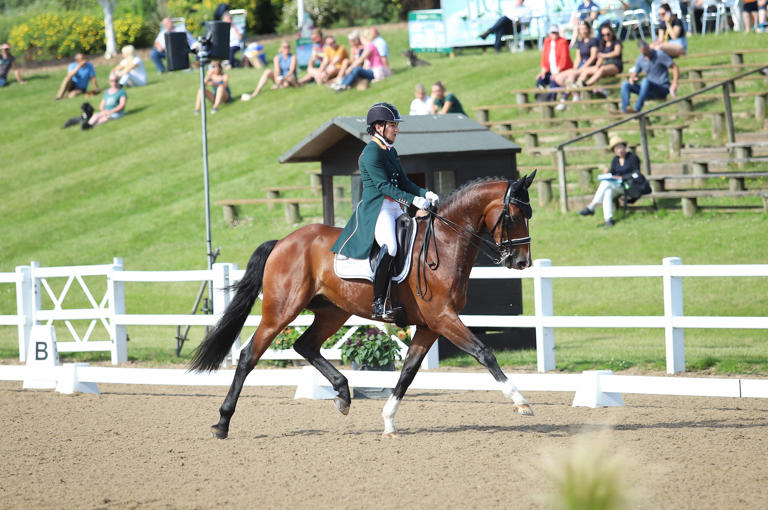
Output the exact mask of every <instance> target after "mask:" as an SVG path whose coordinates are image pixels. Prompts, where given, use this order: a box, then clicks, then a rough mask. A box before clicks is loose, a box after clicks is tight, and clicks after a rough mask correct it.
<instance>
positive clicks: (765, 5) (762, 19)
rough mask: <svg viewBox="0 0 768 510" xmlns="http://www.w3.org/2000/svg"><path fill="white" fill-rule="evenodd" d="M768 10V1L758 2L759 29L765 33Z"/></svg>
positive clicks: (761, 0)
mask: <svg viewBox="0 0 768 510" xmlns="http://www.w3.org/2000/svg"><path fill="white" fill-rule="evenodd" d="M767 9H768V0H757V25H758V26H757V28H760V30H762V31H765V29H766V26H765V25H766V23H768V15H766V10H767Z"/></svg>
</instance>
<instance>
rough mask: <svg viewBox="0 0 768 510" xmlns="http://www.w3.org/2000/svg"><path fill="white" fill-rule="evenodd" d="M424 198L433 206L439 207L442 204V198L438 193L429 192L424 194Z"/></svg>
mask: <svg viewBox="0 0 768 510" xmlns="http://www.w3.org/2000/svg"><path fill="white" fill-rule="evenodd" d="M424 198H426V199H427V200H429V201H430V202H431V203H432V205H437V204H439V203H440V197H438V196H437V193H432V192H431V191H427V192H426V193H425V194H424Z"/></svg>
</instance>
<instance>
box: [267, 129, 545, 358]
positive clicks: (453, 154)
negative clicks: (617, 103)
mask: <svg viewBox="0 0 768 510" xmlns="http://www.w3.org/2000/svg"><path fill="white" fill-rule="evenodd" d="M370 139H371V137H370V135H368V133H366V124H365V118H364V117H334V118H332V119H331V120H329V121H328V122H326V123H325V124H323V125H322V126H320V127H319V128H317V129H316V130H315V131H313V132H312V133H311V134H310V135H309V136H307V137H306V138H304V139H303V140H302V141H300V142H299V143H297V144H296V145H295V146H293V147H292V148H291V149H290V150H289V151H288V152H286V153H285V154H283V155H282V156H281V157H280V163H306V162H320V168H321V184H322V196H323V222H324V223H325V224H327V225H334V224H341V225H343V224H344V223H345V222H346V221H347V219H348V218H346V217H344V218H339V220H340V221H339V222H338V223H337V222H336V217H335V212H334V203H333V202H334V194H333V189H334V182H333V178H334V177H337V176H345V177H349V176H351V177H352V189H351V190H350V191H351V195H352V202H353V203H355V202H357V201H358V200H359V197H360V194H361V184H360V178H359V175H360V170H359V169H358V165H357V159H358V157H359V156H360V152H362V150H363V147H365V145H366V144H367V143H368V142H369V141H370ZM395 148H396V149H397V153H398V155H399V156H400V161H401V162H402V165H403V168H404V169H405V171H406V173H407V174H408V178H409V179H411V180H412V181H413V182H414V183H416V184H418V185H419V186H422V187H425V188H427V189H431V190H433V191H435V192H436V193H437V194H438V195H440V196H447V195H448V194H450V192H451V191H453V190H454V189H455V188H457V187H458V186H461V185H462V184H464V183H466V182H468V181H471V180H473V179H476V178H478V177H490V176H500V177H508V178H511V179H516V178H518V172H517V154H518V153H519V152H520V151H521V148H520V146H518V145H516V144H514V143H513V142H511V141H509V140H507V139H506V138H503V137H502V136H499V135H497V134H496V133H493V132H492V131H490V130H489V129H488V128H486V127H484V126H482V125H481V124H478V123H477V122H475V121H474V120H472V119H470V118H469V117H467V116H465V115H461V114H448V115H420V116H406V117H404V121H403V123H402V124H401V125H400V133H399V134H398V135H397V139H396V140H395ZM475 265H478V266H487V265H490V262H489V261H488V260H487V258H486V257H483V256H482V255H481V256H479V257H478V260H477V263H476V264H475ZM462 313H465V314H491V315H494V314H499V315H501V314H521V313H522V298H521V285H520V281H519V280H514V281H513V283H512V284H511V285H504V286H500V285H498V280H473V281H472V282H471V285H470V288H469V295H468V300H467V306H466V308H465V309H464V310H463V312H462ZM496 329H498V328H496ZM473 330H474V328H473ZM475 333H476V334H478V335H482V336H484V337H485V338H484V340H485V341H486V343H487V344H488V345H490V346H495V347H517V346H521V342H515V343H514V345H511V344H510V343H509V340H510V337H511V336H512V335H509V334H505V335H493V336H496V337H497V340H498V341H494V340H493V339H491V338H489V337H488V336H487V335H484V333H485V332H484V331H477V330H476V331H475ZM515 336H519V335H515ZM523 336H525V341H523V342H522V344H525V346H530V344H531V341H533V344H534V345H535V339H534V337H532V336H531V335H530V334H528V335H523ZM501 337H504V339H502V338H501ZM532 339H533V340H532ZM440 348H441V353H444V352H447V351H450V348H449V347H448V345H445V346H444V345H443V343H442V342H441V345H440Z"/></svg>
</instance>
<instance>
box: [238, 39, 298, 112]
mask: <svg viewBox="0 0 768 510" xmlns="http://www.w3.org/2000/svg"><path fill="white" fill-rule="evenodd" d="M272 65H273V67H274V68H273V69H267V70H266V71H264V74H262V75H261V79H260V80H259V84H258V85H257V86H256V90H254V91H253V94H251V95H250V96H249V95H248V94H243V96H242V100H243V101H249V100H250V99H251V98H252V97H255V96H258V95H259V92H261V89H263V88H264V85H266V84H267V81H268V80H272V81H273V82H275V84H274V85H272V89H273V90H274V89H277V88H282V89H284V88H286V87H298V86H299V82H298V79H297V78H296V68H297V67H298V66H297V64H296V55H294V54H293V53H291V45H290V43H289V42H288V41H283V42H282V43H280V53H278V54H277V55H275V58H274V59H272Z"/></svg>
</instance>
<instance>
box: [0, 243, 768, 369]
mask: <svg viewBox="0 0 768 510" xmlns="http://www.w3.org/2000/svg"><path fill="white" fill-rule="evenodd" d="M243 274H244V271H243V270H239V269H237V266H236V265H235V264H229V263H221V264H214V267H213V269H211V270H210V271H209V270H192V271H126V270H124V268H123V263H122V259H119V258H116V259H114V261H113V263H112V264H107V265H96V266H70V267H41V266H40V265H39V263H37V262H32V263H31V264H30V265H29V266H19V267H17V268H16V271H15V272H14V273H0V284H11V285H15V286H16V302H17V309H16V313H15V314H2V315H0V326H14V327H17V328H18V335H19V358H20V360H21V361H25V358H26V354H27V350H28V347H29V342H30V335H31V330H32V326H33V325H51V324H53V323H54V321H55V322H63V323H64V324H65V326H66V327H67V329H68V330H69V332H70V334H71V335H72V340H71V341H57V344H56V345H57V349H58V351H59V352H82V351H86V352H87V351H109V352H110V353H111V358H112V363H113V364H118V363H122V362H124V361H126V360H127V348H126V328H127V327H128V326H136V325H144V326H176V325H191V326H212V325H214V324H215V323H216V321H217V320H218V318H219V317H220V315H221V314H222V313H223V311H224V309H225V308H226V306H227V304H228V303H229V302H230V300H231V298H232V294H231V292H230V291H229V290H227V289H228V287H229V285H231V284H232V283H234V282H236V281H238V280H239V279H240V278H242V276H243ZM87 277H104V278H105V279H106V292H105V293H104V295H103V296H101V297H98V296H94V292H92V291H91V290H90V289H89V288H88V286H87V285H86V280H85V279H86V278H87ZM628 277H629V278H661V280H662V288H663V293H662V296H661V299H663V302H664V314H663V315H660V316H556V315H554V314H553V309H554V307H553V301H554V296H553V291H552V281H553V280H554V279H558V278H628ZM691 277H696V278H707V277H748V278H753V277H754V278H765V277H768V264H750V265H683V264H682V261H681V260H680V259H679V258H675V257H672V258H665V259H664V260H663V263H662V264H661V265H635V266H552V265H551V262H550V261H549V260H547V259H540V260H536V261H534V263H533V266H532V267H530V268H528V269H525V270H523V271H511V270H509V269H506V268H497V267H488V268H483V267H476V268H473V269H472V273H471V276H470V278H482V279H499V280H505V279H517V278H529V279H532V280H533V292H534V314H533V315H519V316H515V315H463V316H462V317H461V318H462V320H463V321H464V323H465V324H466V325H467V326H470V327H531V328H535V329H536V348H537V369H538V371H539V372H547V371H549V370H554V369H555V349H554V347H555V329H556V328H659V329H664V332H665V344H666V367H667V373H670V374H674V373H679V372H684V371H685V349H684V334H685V329H690V328H716V329H723V328H725V329H767V330H768V317H765V316H764V317H732V316H686V315H684V313H683V278H691ZM53 279H64V280H65V284H64V286H63V289H62V290H61V291H60V292H58V293H57V292H54V291H53V287H54V286H52V285H51V284H50V283H49V280H53ZM202 281H210V282H212V285H213V289H214V299H213V312H214V313H213V315H190V314H128V313H126V312H125V310H126V303H125V292H124V284H125V283H126V282H151V283H169V282H202ZM502 284H503V283H502ZM73 286H79V287H80V288H82V290H83V293H84V294H85V296H86V298H87V300H88V302H89V303H90V305H91V306H90V308H77V309H75V308H67V307H66V306H65V299H66V297H67V293H68V292H69V291H70V289H71V288H72V287H73ZM43 292H45V293H46V295H47V296H48V300H49V301H50V302H51V303H53V308H52V309H43V308H42V305H41V302H42V299H41V298H42V293H43ZM312 319H313V316H312V315H300V316H299V317H297V318H296V320H295V321H294V322H292V323H291V325H292V326H294V327H299V328H302V327H306V326H308V325H309V324H311V322H312ZM75 320H87V321H90V326H89V327H88V329H87V331H86V332H85V334H78V332H77V331H76V330H75V328H73V327H72V324H71V321H75ZM260 320H261V317H260V316H258V315H251V316H249V318H248V320H247V321H246V326H249V327H253V326H257V325H258V324H259V321H260ZM367 324H373V323H372V322H371V321H370V320H369V319H364V318H361V317H357V316H353V317H352V318H350V320H349V321H348V322H347V324H346V325H348V326H353V328H351V329H350V330H349V331H348V332H347V335H346V337H348V336H349V335H351V334H352V333H353V332H354V329H355V328H354V327H359V326H362V325H367ZM382 327H383V326H382ZM97 330H103V331H104V332H105V335H104V338H97V337H96V335H97V334H98V333H95V331H97ZM346 337H345V338H342V339H341V340H340V341H339V342H343V341H345V340H346ZM338 345H339V343H337V344H336V346H334V347H333V348H331V349H323V351H322V352H323V355H324V356H325V357H326V358H328V359H333V360H337V359H340V357H341V356H340V350H339V349H338ZM401 347H402V348H403V350H405V346H401ZM240 348H241V344H240V341H239V340H238V341H237V342H235V345H233V347H232V357H231V358H230V361H231V360H232V359H235V360H236V359H237V354H238V352H239V349H240ZM262 359H273V360H274V359H301V358H300V356H298V354H297V353H295V351H293V350H292V349H291V350H284V351H278V350H272V349H270V350H269V351H268V352H267V353H266V354H265V356H264V357H263V358H262ZM423 366H424V368H434V367H436V366H437V352H436V349H433V351H431V353H430V356H429V357H428V359H427V360H426V361H425V364H424V365H423Z"/></svg>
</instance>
